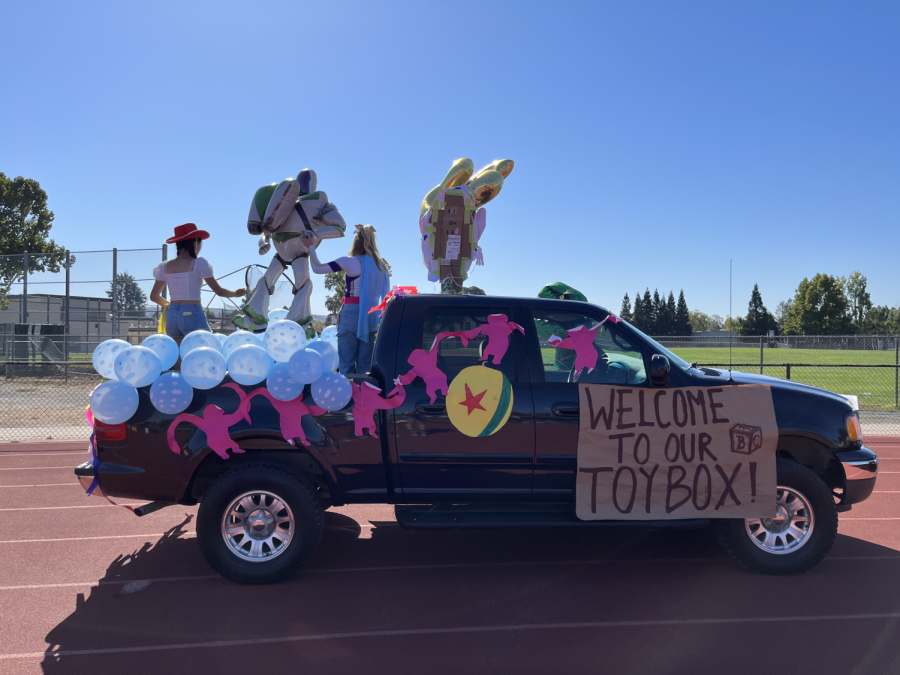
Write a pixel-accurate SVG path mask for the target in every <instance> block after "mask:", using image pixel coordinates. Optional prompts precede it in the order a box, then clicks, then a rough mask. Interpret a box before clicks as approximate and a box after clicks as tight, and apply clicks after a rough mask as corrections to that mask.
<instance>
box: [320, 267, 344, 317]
mask: <svg viewBox="0 0 900 675" xmlns="http://www.w3.org/2000/svg"><path fill="white" fill-rule="evenodd" d="M325 290H326V291H331V294H329V295H328V296H327V297H326V298H325V309H326V310H328V313H329V314H337V313H338V312H340V311H341V305H342V304H343V301H344V292H345V291H346V290H347V279H346V275H345V274H344V272H343V271H341V272H332V273H331V274H326V275H325Z"/></svg>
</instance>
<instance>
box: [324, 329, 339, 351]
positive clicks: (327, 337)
mask: <svg viewBox="0 0 900 675" xmlns="http://www.w3.org/2000/svg"><path fill="white" fill-rule="evenodd" d="M320 339H321V340H324V341H325V342H327V343H328V344H330V345H331V346H332V347H334V348H335V349H337V346H338V327H337V326H328V327H327V328H323V329H322V335H321V336H320Z"/></svg>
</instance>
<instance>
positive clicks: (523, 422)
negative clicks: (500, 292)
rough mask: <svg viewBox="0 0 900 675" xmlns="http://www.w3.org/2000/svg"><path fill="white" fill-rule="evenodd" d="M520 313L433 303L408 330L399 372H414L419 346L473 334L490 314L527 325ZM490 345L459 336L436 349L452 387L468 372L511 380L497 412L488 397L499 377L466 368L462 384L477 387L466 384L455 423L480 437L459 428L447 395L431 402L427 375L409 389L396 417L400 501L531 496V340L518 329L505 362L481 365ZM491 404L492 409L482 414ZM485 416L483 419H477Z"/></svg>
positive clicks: (483, 339) (512, 308)
mask: <svg viewBox="0 0 900 675" xmlns="http://www.w3.org/2000/svg"><path fill="white" fill-rule="evenodd" d="M479 304H480V303H479ZM519 311H521V310H520V309H519V308H518V307H515V306H511V305H497V306H474V307H473V306H465V307H463V306H462V304H461V303H457V304H455V305H450V304H448V305H447V306H430V307H429V308H428V309H425V310H424V311H423V312H422V313H421V314H420V315H419V316H418V318H417V320H416V322H417V325H416V329H415V331H408V332H406V333H405V336H404V337H403V338H401V344H400V345H398V350H399V351H398V354H397V364H398V365H397V371H398V373H397V374H398V375H402V374H403V373H405V372H406V371H407V370H408V369H409V368H410V366H409V365H407V359H408V358H409V356H410V354H411V353H412V351H413V350H414V349H419V350H424V351H426V352H427V351H429V350H431V349H432V344H433V343H434V341H435V338H436V337H437V335H438V334H439V333H442V332H446V331H469V330H472V329H474V328H477V327H478V326H482V325H485V324H487V323H488V317H489V316H490V315H495V316H496V315H499V314H504V315H506V316H507V317H508V318H509V319H510V320H512V321H516V320H517V318H518V319H519V320H520V323H521V317H516V312H519ZM495 320H496V319H495ZM493 339H496V338H493ZM487 343H488V338H487V337H485V336H484V335H478V336H477V337H474V338H472V339H471V340H469V343H468V346H465V345H464V344H463V340H462V339H461V338H460V337H446V338H444V339H442V340H440V341H439V342H438V343H437V344H436V345H434V347H433V349H434V350H437V359H436V363H435V365H436V366H437V369H439V370H440V371H441V372H442V373H444V374H445V375H446V376H447V382H448V384H451V385H452V383H453V381H454V378H457V377H458V376H460V373H462V371H463V370H465V369H470V368H474V369H479V370H480V369H493V370H495V371H499V372H500V373H502V375H503V376H504V377H505V378H506V380H508V382H509V388H508V389H506V393H505V395H504V396H503V397H502V398H498V397H497V396H494V400H495V401H499V403H495V404H494V405H493V408H492V406H491V404H490V403H488V400H490V398H491V396H492V395H493V394H494V393H495V392H493V389H494V388H496V387H497V386H503V385H498V384H497V383H498V382H502V378H500V377H499V376H498V375H497V373H491V374H490V378H489V379H490V380H491V381H490V382H487V381H486V380H485V379H484V378H485V377H486V374H485V373H481V372H479V370H475V371H472V370H467V371H466V373H465V374H463V375H462V376H461V377H460V379H459V380H458V381H457V386H459V385H460V383H462V382H464V381H471V382H472V386H471V387H465V388H462V387H460V388H461V389H463V390H464V391H465V392H466V400H462V401H454V402H452V403H451V405H455V406H458V410H457V411H456V412H457V414H456V415H455V416H454V420H455V421H456V422H457V424H458V425H460V426H466V431H467V433H468V434H474V436H473V435H466V434H465V433H463V432H462V431H460V429H459V428H457V426H455V425H454V422H453V421H451V416H450V415H448V411H447V400H446V398H445V397H444V396H443V395H442V394H438V395H437V397H436V400H435V401H434V402H432V401H431V397H430V396H429V395H428V392H427V389H426V384H425V383H424V382H423V380H422V379H421V378H416V379H415V380H414V381H413V382H411V383H409V384H407V385H406V392H407V394H406V401H405V402H404V404H403V405H402V406H401V407H399V408H397V409H396V410H395V411H394V413H393V414H394V422H395V426H394V428H395V432H396V441H397V446H396V447H397V457H396V461H397V463H398V466H399V468H400V482H401V486H399V487H398V488H397V491H398V493H399V496H398V499H399V500H400V501H403V502H407V503H415V502H419V503H423V502H424V503H428V502H431V501H435V500H440V501H447V500H455V501H464V502H475V501H502V500H509V501H527V500H529V499H530V496H531V480H532V474H533V469H534V408H533V406H532V401H531V387H530V384H529V382H528V367H527V360H526V355H525V352H526V349H525V338H524V336H523V335H522V334H521V333H519V332H518V331H514V332H513V333H512V334H511V335H510V336H509V348H508V349H507V351H506V353H505V354H504V355H503V356H502V358H501V361H500V364H499V365H495V364H494V363H493V362H492V363H491V365H489V366H488V365H485V364H484V363H483V362H481V361H479V358H480V356H481V355H482V353H483V352H484V350H485V347H486V344H487ZM491 351H492V350H491ZM473 376H474V378H473ZM482 389H483V390H482ZM485 391H488V392H489V393H488V395H487V396H484V394H485ZM510 392H511V396H510V395H509V394H510ZM509 399H511V400H509ZM481 403H484V404H485V405H481ZM485 407H486V408H487V411H484V410H480V408H481V409H483V408H485ZM501 408H502V409H501ZM494 409H496V410H494ZM507 410H508V412H509V414H508V417H507V415H506V411H507ZM479 416H480V417H481V418H484V419H482V420H481V421H479ZM504 420H505V422H504ZM482 426H483V427H484V428H481V427H482ZM478 434H482V435H478Z"/></svg>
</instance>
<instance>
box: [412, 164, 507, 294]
mask: <svg viewBox="0 0 900 675" xmlns="http://www.w3.org/2000/svg"><path fill="white" fill-rule="evenodd" d="M512 170H513V161H512V160H511V159H501V160H497V161H495V162H492V163H491V164H488V165H487V166H486V167H484V168H483V169H481V170H480V171H479V172H478V173H477V174H476V173H475V165H474V164H473V163H472V160H471V159H469V158H467V157H464V158H463V159H458V160H456V161H455V162H454V163H453V166H451V167H450V171H448V172H447V175H446V176H444V180H442V181H441V182H440V183H438V184H437V185H436V186H435V187H434V188H432V189H431V191H430V192H429V193H428V194H427V195H425V198H424V199H423V200H422V204H421V206H420V208H419V239H420V243H421V246H422V262H423V263H424V264H425V267H426V268H427V269H428V280H429V281H440V282H441V292H443V293H459V292H460V291H462V287H463V282H464V281H465V280H466V279H467V278H468V274H469V270H470V269H471V267H472V263H473V262H474V263H475V264H477V265H484V254H483V252H482V249H481V247H480V246H479V244H478V242H479V240H480V239H481V235H482V234H483V233H484V228H485V226H486V224H487V212H486V210H485V209H484V208H483V206H484V205H485V204H487V203H488V202H489V201H491V200H492V199H493V198H494V197H496V196H497V195H498V194H500V190H501V189H502V188H503V180H504V179H505V178H507V177H508V176H509V174H510V173H512Z"/></svg>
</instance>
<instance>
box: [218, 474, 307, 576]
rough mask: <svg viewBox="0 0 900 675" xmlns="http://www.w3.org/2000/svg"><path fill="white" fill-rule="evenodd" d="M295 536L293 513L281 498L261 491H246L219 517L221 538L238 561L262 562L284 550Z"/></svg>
mask: <svg viewBox="0 0 900 675" xmlns="http://www.w3.org/2000/svg"><path fill="white" fill-rule="evenodd" d="M293 537H294V514H293V513H292V512H291V509H290V507H289V506H288V505H287V502H285V501H284V500H283V499H281V497H279V496H278V495H276V494H273V493H271V492H266V491H264V490H254V491H252V492H245V493H244V494H242V495H241V496H240V497H238V498H237V499H235V500H234V501H233V502H231V505H230V506H229V507H228V508H227V509H225V515H224V516H223V517H222V538H223V539H224V540H225V544H226V545H227V546H228V550H229V551H231V552H232V553H233V554H234V555H236V556H237V557H238V558H240V559H241V560H246V561H248V562H265V561H267V560H271V559H272V558H276V557H278V556H279V555H281V554H282V553H284V552H285V551H286V550H287V548H288V545H289V544H290V543H291V539H293Z"/></svg>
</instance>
